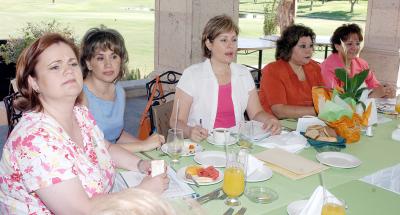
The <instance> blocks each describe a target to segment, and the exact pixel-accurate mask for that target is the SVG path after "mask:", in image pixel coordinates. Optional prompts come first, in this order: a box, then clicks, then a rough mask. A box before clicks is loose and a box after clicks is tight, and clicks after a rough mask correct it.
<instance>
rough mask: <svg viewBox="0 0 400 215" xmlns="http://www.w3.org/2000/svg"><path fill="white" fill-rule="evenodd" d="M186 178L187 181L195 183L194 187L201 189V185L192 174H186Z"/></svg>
mask: <svg viewBox="0 0 400 215" xmlns="http://www.w3.org/2000/svg"><path fill="white" fill-rule="evenodd" d="M185 177H186V178H187V179H189V180H191V181H193V182H194V185H195V186H196V187H200V185H199V183H197V181H196V180H195V179H194V178H193V176H192V175H191V174H189V173H185Z"/></svg>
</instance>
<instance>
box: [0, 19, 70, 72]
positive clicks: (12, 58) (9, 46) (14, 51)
mask: <svg viewBox="0 0 400 215" xmlns="http://www.w3.org/2000/svg"><path fill="white" fill-rule="evenodd" d="M20 31H21V33H22V36H21V37H10V39H8V40H7V43H6V44H2V45H0V56H1V57H2V58H3V60H4V62H5V63H6V64H10V63H16V62H17V59H18V57H19V55H20V54H21V52H22V51H23V50H24V49H25V47H27V46H29V45H30V44H31V43H33V42H34V41H35V40H36V39H38V38H39V37H41V36H42V35H44V34H46V33H59V34H61V35H63V36H64V37H66V38H69V39H71V40H72V41H75V39H74V34H73V31H72V30H71V29H70V28H69V26H62V25H61V24H60V23H59V22H57V21H56V20H52V21H50V22H40V23H30V22H28V23H27V24H26V26H25V27H23V28H22V29H21V30H20Z"/></svg>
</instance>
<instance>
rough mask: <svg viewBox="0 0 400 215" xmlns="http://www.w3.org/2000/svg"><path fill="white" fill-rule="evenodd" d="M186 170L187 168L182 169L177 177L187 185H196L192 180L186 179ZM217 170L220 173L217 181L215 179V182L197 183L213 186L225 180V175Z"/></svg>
mask: <svg viewBox="0 0 400 215" xmlns="http://www.w3.org/2000/svg"><path fill="white" fill-rule="evenodd" d="M186 168H187V166H185V167H182V168H180V169H179V170H178V172H177V173H176V176H177V177H178V179H180V180H182V181H183V182H185V183H188V184H194V182H193V181H192V180H189V179H186V176H185V171H186ZM216 170H218V172H219V176H218V178H217V179H215V180H214V181H211V182H199V181H198V182H197V183H199V185H211V184H216V183H219V182H221V181H222V179H224V173H223V172H222V171H221V170H219V169H216Z"/></svg>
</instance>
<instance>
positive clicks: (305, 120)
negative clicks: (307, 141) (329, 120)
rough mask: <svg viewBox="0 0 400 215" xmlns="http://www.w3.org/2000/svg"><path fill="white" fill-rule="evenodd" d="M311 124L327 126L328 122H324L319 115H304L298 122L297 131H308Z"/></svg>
mask: <svg viewBox="0 0 400 215" xmlns="http://www.w3.org/2000/svg"><path fill="white" fill-rule="evenodd" d="M311 125H322V126H326V124H325V123H324V121H322V120H320V119H318V117H315V116H311V117H302V118H299V120H298V122H297V128H296V131H297V132H306V130H307V128H308V126H311Z"/></svg>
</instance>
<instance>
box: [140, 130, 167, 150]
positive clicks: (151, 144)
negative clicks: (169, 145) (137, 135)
mask: <svg viewBox="0 0 400 215" xmlns="http://www.w3.org/2000/svg"><path fill="white" fill-rule="evenodd" d="M164 143H165V138H164V136H163V135H161V134H157V133H154V134H153V135H151V136H150V137H149V138H147V139H146V140H145V141H144V142H143V151H150V150H153V149H155V148H160V147H161V145H162V144H164Z"/></svg>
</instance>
